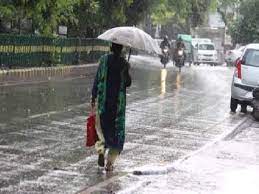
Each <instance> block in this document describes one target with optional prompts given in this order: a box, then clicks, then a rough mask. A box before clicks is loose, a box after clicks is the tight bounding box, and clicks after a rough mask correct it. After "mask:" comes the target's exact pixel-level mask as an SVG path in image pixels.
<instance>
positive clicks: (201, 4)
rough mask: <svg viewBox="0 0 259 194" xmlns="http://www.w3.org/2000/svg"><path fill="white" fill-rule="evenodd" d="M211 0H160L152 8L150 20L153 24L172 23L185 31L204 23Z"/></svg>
mask: <svg viewBox="0 0 259 194" xmlns="http://www.w3.org/2000/svg"><path fill="white" fill-rule="evenodd" d="M211 4H212V1H211V0H181V1H177V0H160V1H159V2H157V3H156V4H155V5H154V6H153V7H154V11H153V13H152V19H153V22H154V23H155V24H164V25H165V24H167V23H168V22H170V21H172V20H173V21H174V22H175V23H176V24H178V25H179V26H181V27H182V28H183V29H185V31H190V28H191V27H196V26H199V25H201V24H203V23H204V21H205V18H206V15H207V12H208V11H209V10H210V7H211Z"/></svg>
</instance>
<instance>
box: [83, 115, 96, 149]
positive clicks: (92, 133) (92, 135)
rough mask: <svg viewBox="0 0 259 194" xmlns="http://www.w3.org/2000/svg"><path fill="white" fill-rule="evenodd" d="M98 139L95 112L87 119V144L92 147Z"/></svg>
mask: <svg viewBox="0 0 259 194" xmlns="http://www.w3.org/2000/svg"><path fill="white" fill-rule="evenodd" d="M96 141H97V133H96V129H95V114H90V116H89V117H88V118H87V121H86V144H85V145H86V146H87V147H91V146H93V145H95V142H96Z"/></svg>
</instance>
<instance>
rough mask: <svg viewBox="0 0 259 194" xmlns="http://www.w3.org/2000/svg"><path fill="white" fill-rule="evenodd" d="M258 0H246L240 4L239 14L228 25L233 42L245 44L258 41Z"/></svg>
mask: <svg viewBox="0 0 259 194" xmlns="http://www.w3.org/2000/svg"><path fill="white" fill-rule="evenodd" d="M258 9H259V0H247V1H243V2H242V3H241V4H240V7H239V11H240V15H239V17H237V19H236V20H235V21H234V22H233V23H232V24H231V25H230V34H231V37H232V40H233V42H234V43H241V44H247V43H252V42H256V41H259V14H258Z"/></svg>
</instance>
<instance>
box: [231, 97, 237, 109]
mask: <svg viewBox="0 0 259 194" xmlns="http://www.w3.org/2000/svg"><path fill="white" fill-rule="evenodd" d="M237 105H238V101H237V100H236V99H234V98H231V99H230V110H231V112H236V110H237Z"/></svg>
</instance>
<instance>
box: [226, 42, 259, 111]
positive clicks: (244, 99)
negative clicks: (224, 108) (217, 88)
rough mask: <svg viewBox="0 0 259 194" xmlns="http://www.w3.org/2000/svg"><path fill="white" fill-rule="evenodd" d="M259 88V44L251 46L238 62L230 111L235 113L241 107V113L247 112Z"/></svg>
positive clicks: (248, 46)
mask: <svg viewBox="0 0 259 194" xmlns="http://www.w3.org/2000/svg"><path fill="white" fill-rule="evenodd" d="M255 88H259V44H249V45H247V46H246V47H245V50H244V52H243V53H242V54H241V57H240V58H239V59H238V60H237V64H236V69H235V72H234V76H233V81H232V87H231V100H230V109H231V111H232V112H235V111H236V109H237V105H238V104H240V105H241V112H244V113H245V112H246V107H247V105H250V106H251V104H252V100H253V95H252V93H253V90H254V89H255Z"/></svg>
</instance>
